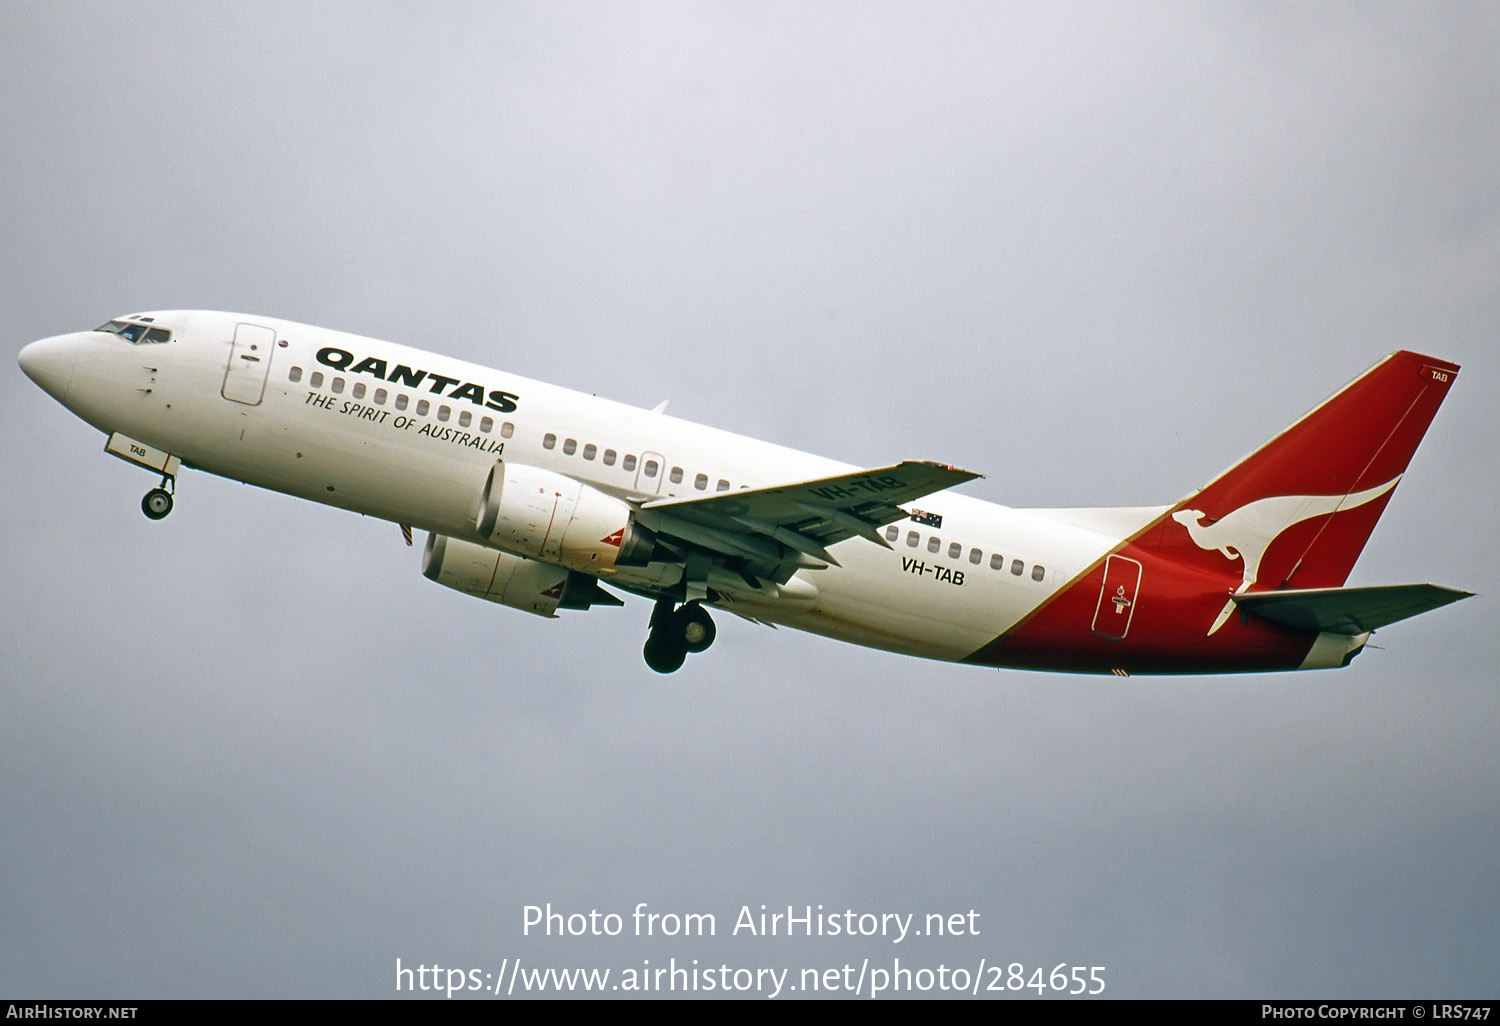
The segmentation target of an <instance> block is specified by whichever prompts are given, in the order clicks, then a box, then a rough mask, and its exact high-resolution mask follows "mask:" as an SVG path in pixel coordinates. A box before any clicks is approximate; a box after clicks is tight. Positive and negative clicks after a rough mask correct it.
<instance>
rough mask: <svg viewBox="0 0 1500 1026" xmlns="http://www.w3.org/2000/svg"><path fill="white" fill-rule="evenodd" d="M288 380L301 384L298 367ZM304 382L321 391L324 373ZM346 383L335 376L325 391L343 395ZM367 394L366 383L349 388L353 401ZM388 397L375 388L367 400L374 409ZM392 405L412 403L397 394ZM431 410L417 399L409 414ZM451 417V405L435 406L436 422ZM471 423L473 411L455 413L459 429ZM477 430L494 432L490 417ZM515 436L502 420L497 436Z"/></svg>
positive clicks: (420, 414)
mask: <svg viewBox="0 0 1500 1026" xmlns="http://www.w3.org/2000/svg"><path fill="white" fill-rule="evenodd" d="M287 380H288V381H290V382H292V383H293V384H296V383H297V382H299V381H301V380H302V368H301V367H293V368H292V369H291V370H290V371H289V372H288V373H287ZM307 383H308V385H309V386H311V387H313V388H322V387H323V372H322V371H313V372H312V374H310V375H308V378H307ZM345 384H346V382H345V381H344V379H343V378H340V377H334V378H333V380H332V381H330V382H329V383H328V390H329V391H331V392H333V393H334V394H335V395H343V394H344V386H345ZM366 392H367V389H366V387H365V383H364V382H363V381H356V382H355V383H354V387H353V388H350V389H349V396H350V398H352V399H363V398H364V397H365V394H366ZM389 398H390V395H389V393H387V392H386V390H385V389H383V388H377V389H376V390H375V392H374V394H373V395H371V396H370V401H371V402H372V403H374V404H375V405H376V406H384V405H385V403H386V400H387V399H389ZM391 405H392V406H394V407H395V408H396V409H397V410H405V409H406V408H407V407H408V406H410V405H411V400H410V399H409V398H408V397H407V395H406V393H405V392H397V393H396V397H395V401H394V402H393V403H392V404H391ZM431 409H432V403H431V402H429V401H428V400H426V399H418V400H417V402H416V408H415V409H414V410H413V411H412V412H413V413H415V414H416V415H417V416H418V417H425V416H427V414H428V412H429V411H430V410H431ZM452 416H453V409H452V408H451V407H450V406H448V405H446V404H440V405H439V406H438V408H437V419H438V420H440V421H443V422H444V423H446V422H447V421H448V420H449V419H450V418H451V417H452ZM473 423H474V414H473V412H472V411H470V410H459V411H458V426H459V427H468V426H469V425H471V424H473ZM479 430H480V431H483V432H484V433H485V434H489V433H490V432H492V431H494V430H495V419H494V418H493V417H489V416H483V417H480V418H479ZM515 433H516V426H515V425H514V424H512V423H511V422H510V421H508V420H507V421H504V422H503V423H502V424H501V425H500V437H501V438H509V437H510V436H511V435H513V434H515Z"/></svg>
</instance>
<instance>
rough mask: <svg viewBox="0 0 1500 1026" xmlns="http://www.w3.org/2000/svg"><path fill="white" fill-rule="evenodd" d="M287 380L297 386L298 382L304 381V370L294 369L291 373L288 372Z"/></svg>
mask: <svg viewBox="0 0 1500 1026" xmlns="http://www.w3.org/2000/svg"><path fill="white" fill-rule="evenodd" d="M286 378H287V380H288V381H290V382H291V383H292V384H294V385H295V384H296V383H297V382H299V381H301V380H302V368H301V367H293V368H292V369H291V370H290V371H288V372H287V376H286Z"/></svg>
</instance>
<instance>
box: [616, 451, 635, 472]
mask: <svg viewBox="0 0 1500 1026" xmlns="http://www.w3.org/2000/svg"><path fill="white" fill-rule="evenodd" d="M620 466H621V467H622V468H624V469H625V470H634V469H635V453H626V454H625V458H624V459H623V460H621V461H620Z"/></svg>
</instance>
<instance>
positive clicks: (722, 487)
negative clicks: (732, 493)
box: [714, 477, 729, 492]
mask: <svg viewBox="0 0 1500 1026" xmlns="http://www.w3.org/2000/svg"><path fill="white" fill-rule="evenodd" d="M714 491H716V492H727V491H729V482H728V481H726V480H724V479H723V478H722V477H721V478H719V484H718V487H717V488H715V489H714Z"/></svg>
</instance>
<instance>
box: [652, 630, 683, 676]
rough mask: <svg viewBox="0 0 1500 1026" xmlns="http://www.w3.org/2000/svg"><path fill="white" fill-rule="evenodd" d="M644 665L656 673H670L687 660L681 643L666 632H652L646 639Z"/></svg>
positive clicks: (678, 668) (679, 667)
mask: <svg viewBox="0 0 1500 1026" xmlns="http://www.w3.org/2000/svg"><path fill="white" fill-rule="evenodd" d="M645 656H646V665H647V666H649V667H651V669H653V670H655V671H656V672H657V673H672V672H674V671H676V670H680V669H681V668H682V664H683V663H684V662H685V661H686V660H687V649H686V648H684V647H683V644H682V642H681V641H680V640H679V639H678V638H677V637H675V636H674V635H673V634H670V633H668V632H666V631H652V632H651V634H650V636H649V637H648V638H646V648H645Z"/></svg>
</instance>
